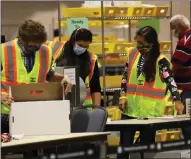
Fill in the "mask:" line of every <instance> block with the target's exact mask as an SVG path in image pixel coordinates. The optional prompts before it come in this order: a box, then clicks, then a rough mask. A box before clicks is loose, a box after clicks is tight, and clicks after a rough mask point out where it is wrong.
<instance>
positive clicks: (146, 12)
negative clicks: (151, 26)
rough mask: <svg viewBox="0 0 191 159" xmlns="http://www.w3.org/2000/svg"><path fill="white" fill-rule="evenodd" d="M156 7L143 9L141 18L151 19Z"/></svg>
mask: <svg viewBox="0 0 191 159" xmlns="http://www.w3.org/2000/svg"><path fill="white" fill-rule="evenodd" d="M155 8H156V7H143V11H142V16H146V17H147V16H148V17H152V16H153V15H154V11H155Z"/></svg>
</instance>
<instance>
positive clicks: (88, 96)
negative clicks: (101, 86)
mask: <svg viewBox="0 0 191 159" xmlns="http://www.w3.org/2000/svg"><path fill="white" fill-rule="evenodd" d="M90 59H91V68H90V74H89V75H88V76H87V77H86V79H85V85H86V99H85V101H84V103H83V105H90V104H93V101H92V95H91V90H90V86H89V85H90V81H91V79H92V77H93V74H94V68H95V62H96V60H97V56H96V55H95V54H93V53H90Z"/></svg>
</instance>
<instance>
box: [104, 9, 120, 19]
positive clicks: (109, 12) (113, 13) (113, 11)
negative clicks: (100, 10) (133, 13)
mask: <svg viewBox="0 0 191 159" xmlns="http://www.w3.org/2000/svg"><path fill="white" fill-rule="evenodd" d="M118 9H119V7H104V16H105V17H114V16H116V15H117V13H118Z"/></svg>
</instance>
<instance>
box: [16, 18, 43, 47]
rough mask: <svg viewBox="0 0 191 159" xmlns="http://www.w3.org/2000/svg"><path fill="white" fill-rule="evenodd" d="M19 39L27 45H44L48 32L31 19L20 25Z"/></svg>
mask: <svg viewBox="0 0 191 159" xmlns="http://www.w3.org/2000/svg"><path fill="white" fill-rule="evenodd" d="M18 37H19V38H20V39H21V40H22V41H23V42H25V43H28V42H33V43H44V42H45V41H46V40H47V32H46V30H45V27H44V26H43V25H42V24H40V23H39V22H37V21H34V20H30V19H29V20H26V21H24V23H23V24H21V25H20V27H19V33H18Z"/></svg>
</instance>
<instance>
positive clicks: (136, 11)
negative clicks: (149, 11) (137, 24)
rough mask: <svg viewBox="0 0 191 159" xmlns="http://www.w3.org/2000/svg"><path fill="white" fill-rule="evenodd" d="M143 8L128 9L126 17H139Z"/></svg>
mask: <svg viewBox="0 0 191 159" xmlns="http://www.w3.org/2000/svg"><path fill="white" fill-rule="evenodd" d="M142 11H143V7H141V6H140V7H128V11H127V16H141V15H142Z"/></svg>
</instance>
